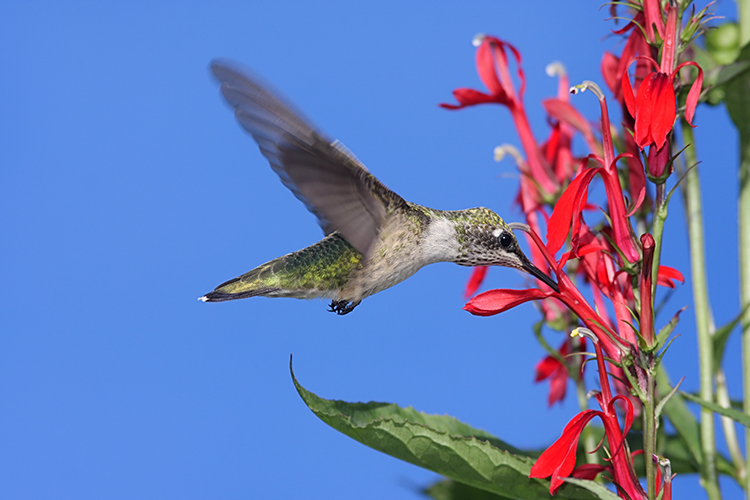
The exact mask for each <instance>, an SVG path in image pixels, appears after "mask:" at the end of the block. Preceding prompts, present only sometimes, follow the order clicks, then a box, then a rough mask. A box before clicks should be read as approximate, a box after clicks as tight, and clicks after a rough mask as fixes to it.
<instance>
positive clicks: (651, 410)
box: [643, 360, 657, 500]
mask: <svg viewBox="0 0 750 500" xmlns="http://www.w3.org/2000/svg"><path fill="white" fill-rule="evenodd" d="M649 365H650V366H649V369H648V371H647V373H646V401H645V404H644V405H643V459H644V460H645V461H646V487H647V491H648V500H654V499H655V498H656V464H654V461H653V460H651V457H653V456H654V455H655V454H656V429H657V423H656V370H655V369H654V366H653V360H651V361H650V363H649Z"/></svg>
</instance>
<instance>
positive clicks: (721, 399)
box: [716, 368, 747, 484]
mask: <svg viewBox="0 0 750 500" xmlns="http://www.w3.org/2000/svg"><path fill="white" fill-rule="evenodd" d="M716 402H717V403H718V404H720V405H721V406H723V407H724V408H731V406H732V403H731V400H730V399H729V389H728V388H727V378H726V375H725V374H724V370H722V369H721V368H717V370H716ZM721 426H722V428H723V429H724V436H725V437H726V440H727V448H728V449H729V455H730V456H731V457H732V464H733V465H734V468H735V469H737V480H738V481H739V482H740V484H744V483H745V481H746V477H745V476H746V474H747V469H746V468H745V459H744V457H743V456H742V450H741V449H740V443H739V439H738V438H737V429H735V427H734V420H732V419H731V418H729V417H723V416H722V417H721Z"/></svg>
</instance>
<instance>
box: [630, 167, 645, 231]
mask: <svg viewBox="0 0 750 500" xmlns="http://www.w3.org/2000/svg"><path fill="white" fill-rule="evenodd" d="M627 165H628V174H629V176H628V178H629V179H630V194H631V196H633V198H634V199H633V206H632V207H631V208H630V211H629V212H628V213H627V214H626V217H630V216H631V215H633V214H634V213H635V212H636V210H638V207H640V206H641V203H643V200H645V199H646V171H645V169H644V168H643V163H641V160H640V159H639V158H638V157H636V156H635V155H633V156H632V157H631V158H628V159H627Z"/></svg>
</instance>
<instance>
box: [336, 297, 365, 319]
mask: <svg viewBox="0 0 750 500" xmlns="http://www.w3.org/2000/svg"><path fill="white" fill-rule="evenodd" d="M360 302H361V300H358V301H357V302H352V303H349V301H348V300H332V301H331V304H330V305H329V306H328V307H329V309H328V312H332V313H336V314H338V315H339V316H343V315H344V314H349V313H350V312H352V311H353V310H354V308H355V307H357V306H358V305H359V303H360Z"/></svg>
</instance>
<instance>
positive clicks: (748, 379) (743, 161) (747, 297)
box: [738, 129, 750, 492]
mask: <svg viewBox="0 0 750 500" xmlns="http://www.w3.org/2000/svg"><path fill="white" fill-rule="evenodd" d="M749 179H750V134H749V133H748V132H743V130H742V129H740V199H739V214H738V222H739V258H740V309H742V308H744V307H747V304H750V186H748V180H749ZM742 379H743V386H744V399H745V403H744V405H745V413H750V310H748V311H745V314H744V315H743V317H742ZM745 445H746V448H745V449H748V448H747V446H748V445H750V429H748V428H746V429H745ZM747 456H748V461H747V462H746V466H745V468H746V470H750V453H748V454H747ZM748 476H750V475H748ZM748 476H746V478H745V491H746V492H750V477H748Z"/></svg>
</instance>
